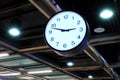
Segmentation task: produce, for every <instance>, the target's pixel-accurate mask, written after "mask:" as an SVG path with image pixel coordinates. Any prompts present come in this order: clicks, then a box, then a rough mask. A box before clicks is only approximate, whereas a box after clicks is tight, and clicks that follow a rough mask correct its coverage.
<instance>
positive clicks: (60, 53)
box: [44, 10, 90, 57]
mask: <svg viewBox="0 0 120 80" xmlns="http://www.w3.org/2000/svg"><path fill="white" fill-rule="evenodd" d="M64 11H68V10H64ZM64 11H59V12H57V13H56V14H54V15H53V16H51V17H50V18H49V20H48V21H47V23H48V22H49V21H50V20H51V18H52V17H54V16H55V15H57V14H59V13H61V12H64ZM71 12H75V11H71ZM75 13H77V12H75ZM77 14H79V13H77ZM79 15H80V16H81V17H82V18H83V19H84V21H85V24H86V33H85V36H84V38H83V40H82V41H81V43H79V44H78V45H77V46H76V47H74V48H72V49H69V50H65V51H63V50H57V49H55V48H53V47H52V46H51V45H50V44H49V43H48V42H47V40H46V36H45V30H46V26H47V23H46V25H45V29H44V41H45V43H46V44H47V45H48V46H49V47H50V48H51V49H52V50H53V51H54V52H56V53H57V54H59V55H61V56H66V57H71V56H74V54H70V53H72V52H73V51H77V49H79V48H81V49H82V46H83V48H84V47H86V45H88V41H89V36H90V29H89V24H88V22H87V20H86V18H85V17H83V16H82V15H81V14H79ZM83 43H84V44H83ZM81 45H82V46H81ZM84 45H85V46H84ZM80 52H81V51H80ZM75 55H77V54H75Z"/></svg>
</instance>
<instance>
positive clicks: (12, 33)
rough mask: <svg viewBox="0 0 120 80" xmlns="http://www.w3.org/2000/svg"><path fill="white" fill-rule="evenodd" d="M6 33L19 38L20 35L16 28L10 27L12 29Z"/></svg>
mask: <svg viewBox="0 0 120 80" xmlns="http://www.w3.org/2000/svg"><path fill="white" fill-rule="evenodd" d="M8 33H9V34H10V35H11V36H19V35H20V30H19V29H18V28H16V27H12V28H10V29H9V31H8Z"/></svg>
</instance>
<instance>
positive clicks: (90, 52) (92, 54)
mask: <svg viewBox="0 0 120 80" xmlns="http://www.w3.org/2000/svg"><path fill="white" fill-rule="evenodd" d="M84 52H85V53H86V54H87V55H88V56H89V57H90V58H91V59H92V60H93V61H95V62H96V63H98V64H99V65H100V66H101V67H103V69H104V70H105V71H106V72H107V73H108V74H109V75H110V76H111V77H113V78H115V79H116V78H117V79H120V77H119V75H118V74H117V73H116V72H115V71H114V70H113V69H112V68H110V66H109V64H108V63H107V62H106V61H105V59H104V58H103V57H102V56H101V55H100V53H99V52H97V50H96V49H95V48H94V47H92V46H90V45H89V46H88V49H86V50H84Z"/></svg>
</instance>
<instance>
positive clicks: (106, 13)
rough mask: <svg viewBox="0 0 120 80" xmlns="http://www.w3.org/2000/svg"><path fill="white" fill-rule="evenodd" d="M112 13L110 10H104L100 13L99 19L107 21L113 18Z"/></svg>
mask: <svg viewBox="0 0 120 80" xmlns="http://www.w3.org/2000/svg"><path fill="white" fill-rule="evenodd" d="M113 14H114V13H113V11H112V10H110V9H104V10H102V11H101V13H100V17H101V18H103V19H109V18H111V17H112V16H113Z"/></svg>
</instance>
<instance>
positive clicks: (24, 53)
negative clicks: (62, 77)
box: [21, 52, 82, 80]
mask: <svg viewBox="0 0 120 80" xmlns="http://www.w3.org/2000/svg"><path fill="white" fill-rule="evenodd" d="M31 53H32V52H23V53H21V55H23V56H26V57H29V58H31V59H33V60H35V61H37V62H40V63H43V64H45V65H48V66H50V67H52V68H54V69H56V70H58V71H60V72H63V73H65V74H68V75H70V76H72V77H74V78H76V79H79V80H82V77H80V76H77V75H75V74H73V73H71V72H69V71H66V70H64V69H62V68H61V67H58V66H55V65H54V64H52V63H50V62H47V61H46V60H45V59H43V58H42V57H41V56H39V57H36V56H34V55H32V54H31Z"/></svg>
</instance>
